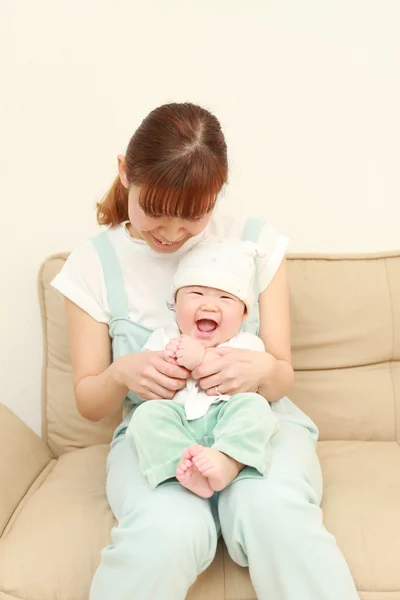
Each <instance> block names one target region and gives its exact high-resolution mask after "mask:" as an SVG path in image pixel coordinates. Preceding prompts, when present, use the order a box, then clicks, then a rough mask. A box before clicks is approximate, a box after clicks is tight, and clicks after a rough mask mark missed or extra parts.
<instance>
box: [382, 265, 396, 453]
mask: <svg viewBox="0 0 400 600" xmlns="http://www.w3.org/2000/svg"><path fill="white" fill-rule="evenodd" d="M383 264H384V265H385V273H386V281H387V286H388V292H389V302H390V314H391V317H392V356H391V360H390V361H389V374H390V381H391V384H392V392H393V416H394V439H395V440H396V441H397V440H398V437H397V404H396V400H397V398H396V389H395V386H394V379H393V371H392V367H393V362H394V340H395V332H394V306H393V297H392V291H391V288H390V278H389V271H388V266H387V259H385V260H384V261H383Z"/></svg>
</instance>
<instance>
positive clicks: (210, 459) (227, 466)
mask: <svg viewBox="0 0 400 600" xmlns="http://www.w3.org/2000/svg"><path fill="white" fill-rule="evenodd" d="M184 456H185V457H186V459H189V457H190V459H191V461H192V463H193V464H194V465H195V467H196V468H197V469H198V470H199V472H200V473H201V474H202V475H203V476H204V477H207V479H208V483H209V484H210V487H211V489H213V490H214V491H215V492H220V491H221V490H223V489H224V488H226V486H227V485H229V484H230V483H231V481H233V480H234V479H235V477H236V476H237V474H238V473H239V472H240V471H241V470H242V469H243V466H244V465H242V463H239V462H237V460H235V459H234V458H232V457H231V456H227V455H226V454H224V453H223V452H220V451H219V450H217V449H216V448H204V446H190V448H187V449H186V453H185V454H184Z"/></svg>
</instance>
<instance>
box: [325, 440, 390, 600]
mask: <svg viewBox="0 0 400 600" xmlns="http://www.w3.org/2000/svg"><path fill="white" fill-rule="evenodd" d="M318 453H319V457H320V460H321V464H322V470H323V474H324V499H323V504H322V508H323V511H324V521H325V524H326V527H327V529H328V531H330V532H332V533H333V534H334V535H335V536H336V539H337V542H338V545H339V547H340V548H341V550H342V551H343V553H344V555H345V557H346V560H347V563H348V565H349V567H350V570H351V572H352V574H353V577H354V579H355V583H356V586H357V589H358V590H360V591H362V592H365V593H366V592H368V593H369V594H371V593H372V592H374V593H375V594H376V596H374V595H367V596H365V598H371V600H372V598H375V597H377V598H382V599H384V598H386V595H385V594H388V596H387V598H390V599H392V596H391V595H390V594H391V593H395V594H396V595H394V596H393V598H397V597H398V595H400V568H399V557H400V535H399V534H400V477H399V473H400V446H399V444H398V443H397V442H386V443H385V442H322V443H320V444H319V446H318Z"/></svg>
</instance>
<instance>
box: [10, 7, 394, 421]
mask: <svg viewBox="0 0 400 600" xmlns="http://www.w3.org/2000/svg"><path fill="white" fill-rule="evenodd" d="M0 11H1V14H0V28H1V29H0V61H1V64H0V68H1V79H0V81H1V84H0V85H1V91H0V103H1V112H0V119H1V122H0V127H1V130H0V177H1V181H0V186H1V187H0V189H1V234H0V257H1V258H0V277H1V279H0V281H1V290H2V292H1V298H0V307H1V317H2V318H1V325H0V327H1V345H0V385H1V396H0V400H1V401H3V402H5V403H6V404H8V405H9V406H11V407H12V409H13V410H14V411H15V412H16V413H17V414H18V415H20V416H21V417H22V418H23V419H24V420H25V421H26V422H27V423H28V424H29V425H30V426H31V427H33V428H34V429H35V430H36V431H39V428H40V367H41V326H40V318H39V310H38V302H37V292H36V277H37V271H38V268H39V265H40V263H41V261H42V260H43V259H44V258H45V257H46V256H48V255H49V254H51V253H53V252H58V251H61V250H70V249H72V248H73V247H74V246H76V245H77V244H79V243H80V242H81V241H83V240H85V239H86V238H88V237H89V236H91V235H92V234H93V233H95V232H96V225H95V212H94V207H95V203H96V201H98V200H99V199H100V198H101V196H102V195H103V194H104V192H105V191H106V189H107V187H108V186H109V184H110V183H111V182H112V180H113V178H114V176H115V174H116V155H117V154H118V153H119V152H124V150H125V148H126V145H127V143H128V140H129V138H130V136H131V135H132V133H133V132H134V130H135V128H136V127H137V126H138V125H139V123H140V122H141V120H142V119H143V118H144V117H145V116H146V115H147V114H148V112H149V111H150V110H151V109H152V108H154V107H156V106H158V105H160V104H163V103H164V102H168V101H191V102H195V103H198V104H201V105H203V106H205V107H206V108H208V109H210V110H211V111H213V112H214V113H215V114H216V115H217V116H218V118H219V119H220V121H221V123H222V126H223V128H224V131H225V134H226V138H227V142H228V147H229V155H230V164H231V170H230V185H229V188H228V190H227V193H226V197H225V202H229V203H231V205H232V208H233V210H235V211H240V212H245V213H247V214H249V215H250V214H251V215H255V216H261V217H263V218H265V219H266V220H268V221H270V222H271V223H272V224H273V225H275V226H276V227H278V228H280V229H281V230H282V231H283V232H284V233H286V234H287V235H289V236H290V237H291V238H292V244H291V247H290V250H291V251H292V252H300V251H312V252H313V251H318V252H320V251H321V252H323V251H328V252H368V251H380V250H390V249H399V248H400V230H399V223H400V219H399V217H400V209H399V200H400V173H399V165H400V117H399V113H400V111H399V107H400V67H399V64H400V35H399V31H400V2H399V1H398V0H335V1H332V0H302V1H301V2H299V1H298V0H273V1H272V0H271V1H267V0H248V1H246V2H244V1H243V0H201V1H200V0H197V1H196V2H194V1H190V0H169V1H168V2H164V1H162V0H159V1H158V2H157V1H153V2H151V1H148V2H136V1H134V0H126V1H124V0H113V1H111V0H107V1H106V0H69V1H68V2H65V1H64V0H35V2H32V0H18V1H15V0H1V2H0Z"/></svg>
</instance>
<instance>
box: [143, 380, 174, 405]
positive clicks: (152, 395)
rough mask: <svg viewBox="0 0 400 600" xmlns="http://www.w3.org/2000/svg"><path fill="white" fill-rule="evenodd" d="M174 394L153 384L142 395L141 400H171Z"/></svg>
mask: <svg viewBox="0 0 400 600" xmlns="http://www.w3.org/2000/svg"><path fill="white" fill-rule="evenodd" d="M173 395H174V392H171V390H167V389H166V388H164V387H162V386H161V385H157V384H156V383H153V384H152V385H151V386H150V388H149V389H148V390H146V392H145V393H144V394H142V396H141V397H142V398H143V400H149V401H151V400H171V399H172V398H173Z"/></svg>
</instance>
